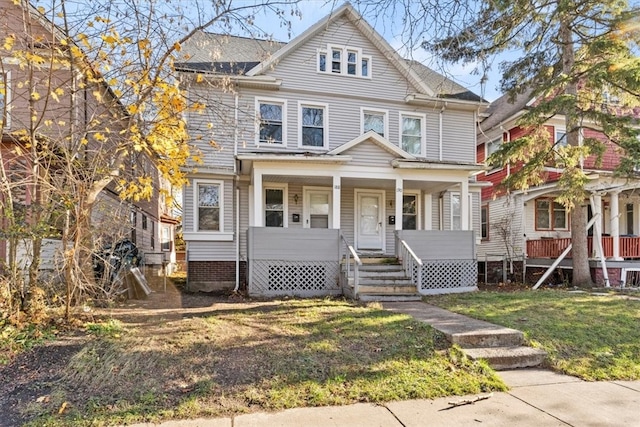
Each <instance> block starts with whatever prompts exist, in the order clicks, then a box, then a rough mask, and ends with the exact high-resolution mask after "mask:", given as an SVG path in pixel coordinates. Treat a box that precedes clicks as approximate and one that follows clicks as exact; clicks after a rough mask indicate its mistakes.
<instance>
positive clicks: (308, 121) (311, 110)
mask: <svg viewBox="0 0 640 427" xmlns="http://www.w3.org/2000/svg"><path fill="white" fill-rule="evenodd" d="M299 105H300V110H299V111H300V116H299V122H300V142H299V143H300V146H301V147H307V148H326V146H327V119H328V118H327V111H328V107H327V105H326V104H325V105H321V104H304V103H300V104H299Z"/></svg>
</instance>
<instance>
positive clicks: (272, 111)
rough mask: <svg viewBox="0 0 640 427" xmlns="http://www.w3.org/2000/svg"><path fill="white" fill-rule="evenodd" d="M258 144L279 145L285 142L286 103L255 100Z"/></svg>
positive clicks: (273, 100)
mask: <svg viewBox="0 0 640 427" xmlns="http://www.w3.org/2000/svg"><path fill="white" fill-rule="evenodd" d="M256 112H257V114H258V117H257V123H258V129H257V131H256V134H257V137H258V141H257V142H258V144H260V143H267V144H281V145H284V143H285V140H286V119H285V118H286V116H287V111H286V103H285V101H281V100H275V99H256Z"/></svg>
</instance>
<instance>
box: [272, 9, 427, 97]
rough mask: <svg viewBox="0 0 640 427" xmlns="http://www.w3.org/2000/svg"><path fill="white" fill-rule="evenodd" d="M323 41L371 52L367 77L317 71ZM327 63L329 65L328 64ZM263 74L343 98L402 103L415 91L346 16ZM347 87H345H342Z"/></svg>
mask: <svg viewBox="0 0 640 427" xmlns="http://www.w3.org/2000/svg"><path fill="white" fill-rule="evenodd" d="M327 43H330V44H332V45H337V46H340V47H352V48H361V49H362V54H363V55H371V57H372V61H371V64H370V70H371V76H372V77H371V78H370V79H368V78H358V77H353V76H345V75H335V74H334V75H332V74H327V73H318V72H317V71H316V70H317V65H316V64H317V55H318V54H317V52H318V49H326V48H327ZM329 66H330V64H329ZM266 74H267V75H270V76H274V77H276V78H281V79H283V80H284V81H285V82H286V87H287V89H289V90H310V91H314V92H315V91H322V92H324V93H328V94H333V95H339V96H347V97H359V96H360V97H365V98H369V97H371V94H373V93H375V95H376V98H377V99H383V100H389V101H396V102H403V101H404V97H405V95H407V93H411V92H415V91H416V89H415V88H413V87H411V86H410V84H409V83H408V81H407V80H406V79H405V78H404V77H403V76H402V74H400V72H399V71H398V70H397V69H396V67H395V66H394V65H392V64H391V63H389V61H388V60H387V59H386V58H385V57H384V56H383V54H382V53H381V52H380V51H379V50H378V49H377V48H376V47H375V46H374V45H373V44H372V43H371V42H370V41H369V40H368V39H367V38H366V37H364V36H363V35H362V34H361V33H360V31H359V30H358V29H357V28H356V27H355V26H354V25H353V24H352V23H351V22H350V21H348V20H347V19H345V18H342V19H339V20H337V21H336V22H334V23H332V24H331V25H330V26H329V27H328V28H327V29H326V30H325V31H323V32H321V33H319V34H318V35H316V36H315V37H314V38H312V39H311V40H309V41H308V42H307V43H305V44H304V45H303V46H300V47H299V48H298V49H296V50H295V51H294V52H292V53H290V54H289V55H288V56H287V57H285V58H284V59H283V60H282V61H281V62H280V63H279V64H277V65H276V66H275V67H274V68H273V70H270V71H268V72H267V73H266ZM345 89H348V90H345Z"/></svg>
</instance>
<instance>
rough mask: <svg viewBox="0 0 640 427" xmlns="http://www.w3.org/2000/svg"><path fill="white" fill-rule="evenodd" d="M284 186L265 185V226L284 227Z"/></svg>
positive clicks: (285, 192) (285, 194) (285, 195)
mask: <svg viewBox="0 0 640 427" xmlns="http://www.w3.org/2000/svg"><path fill="white" fill-rule="evenodd" d="M286 197H287V191H286V187H276V186H271V187H265V189H264V225H265V227H286V226H287V224H286V218H287V216H286V207H287V205H286Z"/></svg>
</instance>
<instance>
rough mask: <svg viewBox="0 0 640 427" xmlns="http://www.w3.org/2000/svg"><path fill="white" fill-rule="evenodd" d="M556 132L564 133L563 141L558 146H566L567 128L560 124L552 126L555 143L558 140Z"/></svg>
mask: <svg viewBox="0 0 640 427" xmlns="http://www.w3.org/2000/svg"><path fill="white" fill-rule="evenodd" d="M558 132H562V133H564V143H563V144H560V145H559V146H560V147H566V146H567V130H566V129H565V128H562V127H560V126H554V127H553V143H554V144H556V143H557V142H558Z"/></svg>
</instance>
